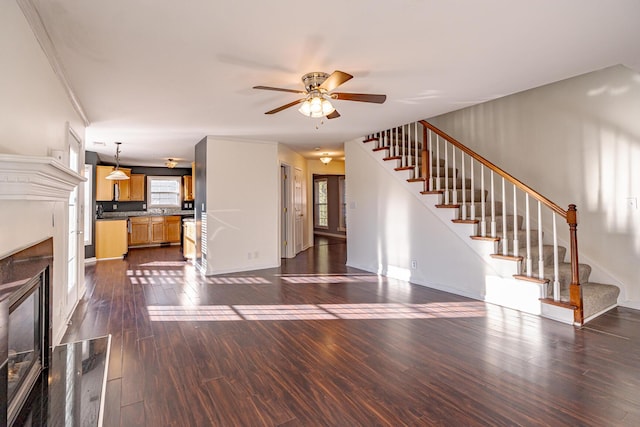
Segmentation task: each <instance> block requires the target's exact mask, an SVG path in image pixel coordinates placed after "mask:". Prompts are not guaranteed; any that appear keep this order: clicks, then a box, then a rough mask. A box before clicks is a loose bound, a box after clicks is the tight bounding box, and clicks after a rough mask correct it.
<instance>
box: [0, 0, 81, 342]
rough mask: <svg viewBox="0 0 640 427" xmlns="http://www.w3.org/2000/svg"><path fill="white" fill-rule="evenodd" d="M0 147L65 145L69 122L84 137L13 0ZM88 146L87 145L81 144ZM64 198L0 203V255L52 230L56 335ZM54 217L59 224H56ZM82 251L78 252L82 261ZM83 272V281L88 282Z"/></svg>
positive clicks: (5, 4)
mask: <svg viewBox="0 0 640 427" xmlns="http://www.w3.org/2000/svg"><path fill="white" fill-rule="evenodd" d="M0 56H1V57H2V66H1V67H0V94H2V96H0V153H4V154H20V155H32V156H47V155H49V150H50V149H55V150H65V151H66V150H67V123H69V124H70V125H71V127H72V128H73V129H74V130H75V131H76V133H77V134H78V135H79V136H81V137H82V138H84V133H85V127H84V124H83V122H82V120H81V119H80V117H79V116H78V115H77V114H76V112H75V111H74V110H73V108H72V106H71V103H70V102H69V99H68V97H67V94H66V93H65V91H64V90H63V87H62V85H61V84H60V82H59V80H58V78H57V77H56V75H55V74H54V72H53V70H52V68H51V66H50V65H49V62H48V61H47V58H46V56H45V54H44V52H43V51H42V49H41V48H40V45H39V44H38V41H37V40H36V38H35V36H34V34H33V32H32V30H31V28H30V27H29V25H28V24H27V21H26V20H25V18H24V15H23V14H22V12H21V10H20V8H19V7H18V6H17V4H16V2H15V1H2V2H0ZM82 151H84V147H82ZM66 209H67V208H66V203H59V202H57V203H54V202H38V201H29V202H27V201H3V202H2V203H1V204H0V236H2V238H1V239H0V255H4V254H7V253H10V252H12V251H13V250H15V249H18V248H22V247H26V246H29V245H31V244H33V243H35V242H37V241H40V240H43V239H45V238H47V237H50V236H54V254H55V255H54V266H53V335H54V337H56V338H59V337H60V335H61V333H62V332H63V331H64V328H65V323H66V322H65V321H66V314H65V313H64V312H63V309H62V301H63V299H64V293H65V292H66V282H65V277H66V262H65V258H66V253H67V240H66V239H67V236H66V232H65V230H66V227H67V219H66V216H67V214H66ZM52 219H53V220H55V227H54V226H53V225H52ZM82 263H83V251H81V253H80V265H82ZM83 278H84V277H83V275H82V276H80V284H81V286H84V280H83Z"/></svg>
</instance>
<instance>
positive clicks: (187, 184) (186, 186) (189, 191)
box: [182, 175, 193, 202]
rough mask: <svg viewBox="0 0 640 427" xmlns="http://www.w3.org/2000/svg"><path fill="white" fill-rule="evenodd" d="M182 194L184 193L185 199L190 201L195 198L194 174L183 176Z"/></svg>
mask: <svg viewBox="0 0 640 427" xmlns="http://www.w3.org/2000/svg"><path fill="white" fill-rule="evenodd" d="M182 194H184V201H185V202H190V201H192V200H193V176H192V175H184V176H183V177H182Z"/></svg>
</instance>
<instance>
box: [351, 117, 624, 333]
mask: <svg viewBox="0 0 640 427" xmlns="http://www.w3.org/2000/svg"><path fill="white" fill-rule="evenodd" d="M363 143H364V144H365V145H367V146H368V147H371V150H372V151H373V152H374V153H376V154H375V156H376V157H377V158H378V159H379V161H380V162H381V163H382V164H384V165H385V166H386V167H387V168H391V169H393V170H394V171H395V173H397V174H402V177H403V178H404V179H406V181H407V182H408V183H418V186H419V187H420V189H419V190H418V191H419V192H420V194H422V195H424V196H425V197H432V198H433V197H435V199H434V200H436V202H435V203H434V208H436V209H437V210H442V211H446V212H448V213H447V214H444V215H442V218H449V219H450V224H451V227H452V228H454V229H455V228H458V227H459V228H460V229H457V230H455V231H456V232H457V233H459V234H460V233H464V231H463V230H465V231H466V230H470V232H469V244H470V245H471V246H474V247H478V248H480V249H478V252H479V253H480V254H481V255H483V256H485V257H486V261H487V262H488V263H491V264H493V266H494V267H495V268H496V270H497V271H500V272H501V275H502V276H503V278H504V280H503V281H502V283H504V284H505V285H504V286H509V287H515V288H517V289H520V287H519V285H518V283H521V284H523V283H524V284H527V285H529V286H533V287H534V289H535V290H534V292H529V293H528V295H529V296H525V294H527V292H522V298H532V296H531V295H533V298H535V299H536V301H534V304H537V305H538V306H539V311H538V312H539V313H540V314H541V315H542V316H545V317H549V318H552V319H555V320H558V321H562V322H565V323H573V324H576V325H583V324H584V323H586V322H588V321H589V320H591V319H593V318H595V317H597V316H598V315H600V314H602V313H604V312H606V311H608V310H609V309H611V308H613V307H615V306H616V305H617V298H618V295H619V293H620V289H619V288H618V287H617V286H614V285H609V284H601V283H593V282H590V281H589V277H590V275H591V267H590V266H589V265H587V264H584V263H580V262H579V261H578V244H577V209H576V206H575V205H569V207H568V209H566V210H565V209H563V208H561V207H560V206H558V205H557V204H555V203H553V202H552V201H550V200H548V199H547V198H546V197H544V196H543V195H541V194H540V193H538V192H536V191H535V190H533V189H531V188H530V187H528V186H527V185H525V184H524V183H522V182H520V181H519V180H517V179H516V178H514V177H513V176H511V175H509V174H508V173H506V172H505V171H503V170H502V169H500V168H499V167H497V166H495V165H494V164H492V163H491V162H490V161H488V160H486V159H484V158H483V157H481V156H480V155H478V154H477V153H475V152H473V151H472V150H470V149H469V148H468V147H466V146H464V145H462V144H461V143H460V142H458V141H456V140H455V139H454V138H452V137H451V136H449V135H447V134H446V133H444V132H442V131H441V130H439V129H437V128H436V127H434V126H433V125H431V124H430V123H428V122H426V121H419V122H415V123H411V124H407V125H403V126H400V127H398V128H394V129H389V130H385V131H381V132H377V133H375V134H372V135H368V136H367V137H366V138H365V140H364V141H363ZM563 223H564V224H566V225H564V224H563ZM472 242H475V244H474V243H472ZM478 245H479V246H478ZM487 248H488V249H487ZM487 254H488V256H486V255H487ZM523 289H524V287H523ZM511 290H512V289H509V291H508V292H509V293H511ZM500 292H505V288H504V287H503V288H502V291H500ZM515 292H516V293H518V290H516V291H515ZM486 299H487V300H488V301H490V302H496V303H498V304H501V305H509V306H512V307H513V308H519V307H520V303H519V302H518V303H515V304H512V303H508V302H505V301H506V300H505V299H501V298H500V296H497V297H492V298H486ZM492 299H493V300H492Z"/></svg>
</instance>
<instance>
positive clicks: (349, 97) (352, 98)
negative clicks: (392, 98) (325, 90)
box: [331, 92, 387, 104]
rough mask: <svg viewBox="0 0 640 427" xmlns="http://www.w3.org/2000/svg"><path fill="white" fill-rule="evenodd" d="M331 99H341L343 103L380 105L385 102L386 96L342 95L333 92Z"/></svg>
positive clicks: (342, 93)
mask: <svg viewBox="0 0 640 427" xmlns="http://www.w3.org/2000/svg"><path fill="white" fill-rule="evenodd" d="M331 98H333V99H341V100H343V101H360V102H373V103H375V104H382V103H384V101H386V100H387V95H373V94H370V93H344V92H334V93H332V94H331Z"/></svg>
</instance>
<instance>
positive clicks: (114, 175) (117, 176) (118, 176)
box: [106, 142, 129, 181]
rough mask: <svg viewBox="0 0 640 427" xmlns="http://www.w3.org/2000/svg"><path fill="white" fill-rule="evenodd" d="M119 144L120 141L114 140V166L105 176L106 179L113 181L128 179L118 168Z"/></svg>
mask: <svg viewBox="0 0 640 427" xmlns="http://www.w3.org/2000/svg"><path fill="white" fill-rule="evenodd" d="M120 144H122V142H116V168H115V169H114V170H113V171H112V172H111V173H110V174H109V175H107V176H106V179H110V180H114V181H122V180H125V179H129V177H128V176H127V174H126V173H124V172H122V171H121V170H120Z"/></svg>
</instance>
